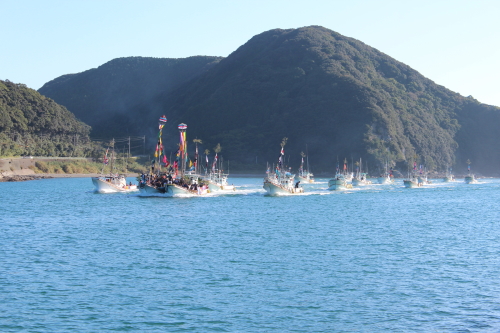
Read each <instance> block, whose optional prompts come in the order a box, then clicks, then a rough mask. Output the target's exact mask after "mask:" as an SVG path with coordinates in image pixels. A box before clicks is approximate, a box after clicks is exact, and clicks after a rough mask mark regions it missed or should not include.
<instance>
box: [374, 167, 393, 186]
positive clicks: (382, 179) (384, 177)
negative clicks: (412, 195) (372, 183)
mask: <svg viewBox="0 0 500 333" xmlns="http://www.w3.org/2000/svg"><path fill="white" fill-rule="evenodd" d="M387 167H388V165H387V163H385V169H384V172H383V173H382V174H381V175H380V176H379V177H377V183H378V184H392V183H393V182H394V176H393V174H392V167H391V169H390V171H388V170H387Z"/></svg>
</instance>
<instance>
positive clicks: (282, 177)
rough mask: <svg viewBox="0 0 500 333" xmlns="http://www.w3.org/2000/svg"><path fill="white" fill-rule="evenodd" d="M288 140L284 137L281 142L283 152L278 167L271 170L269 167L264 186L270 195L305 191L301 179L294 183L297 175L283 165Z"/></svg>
mask: <svg viewBox="0 0 500 333" xmlns="http://www.w3.org/2000/svg"><path fill="white" fill-rule="evenodd" d="M287 140H288V139H287V138H284V139H283V141H282V142H281V153H280V155H279V158H278V164H277V165H276V168H274V171H271V170H270V169H269V167H268V169H267V172H266V174H267V175H266V177H265V178H264V185H263V187H264V189H265V190H266V192H267V194H269V195H280V194H299V193H304V188H302V187H301V186H300V180H299V181H298V182H297V183H295V184H294V181H295V175H293V174H292V173H291V172H290V171H287V170H286V168H284V167H283V156H284V155H285V150H284V147H285V145H286V141H287Z"/></svg>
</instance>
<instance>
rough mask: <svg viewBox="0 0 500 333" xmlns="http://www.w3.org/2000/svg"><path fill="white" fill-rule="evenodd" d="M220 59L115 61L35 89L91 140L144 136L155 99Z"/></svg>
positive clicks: (156, 108)
mask: <svg viewBox="0 0 500 333" xmlns="http://www.w3.org/2000/svg"><path fill="white" fill-rule="evenodd" d="M220 59H221V58H219V57H205V56H196V57H189V58H184V59H164V58H145V57H128V58H118V59H114V60H111V61H109V62H107V63H105V64H104V65H102V66H99V67H98V68H93V69H90V70H87V71H84V72H82V73H78V74H68V75H63V76H61V77H58V78H56V79H54V80H52V81H50V82H47V83H46V84H44V85H43V87H42V88H40V89H39V90H38V91H39V92H40V93H41V94H43V95H45V96H48V97H50V98H52V99H54V100H55V101H57V103H59V104H61V105H64V106H65V107H66V108H68V110H70V111H71V112H73V113H74V114H75V116H76V117H77V118H78V119H81V120H82V121H84V122H85V123H87V124H89V125H90V126H92V133H91V135H92V137H100V138H111V137H113V136H114V137H117V136H126V135H144V134H146V133H148V131H147V128H146V127H145V126H147V124H148V123H151V119H149V121H148V118H147V115H149V114H151V115H153V114H154V117H152V119H156V118H157V115H158V114H161V113H162V112H163V110H161V108H159V106H158V105H157V104H156V103H155V98H157V97H159V96H161V94H163V93H166V92H169V91H171V90H173V89H175V87H176V86H178V85H179V84H182V83H184V82H186V81H188V80H190V79H192V78H193V77H196V76H198V75H200V73H202V72H204V71H206V70H207V69H209V68H210V67H212V66H213V65H214V64H215V63H217V62H218V61H220ZM144 110H145V111H144ZM145 116H146V118H145Z"/></svg>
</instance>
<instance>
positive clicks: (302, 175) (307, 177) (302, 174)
mask: <svg viewBox="0 0 500 333" xmlns="http://www.w3.org/2000/svg"><path fill="white" fill-rule="evenodd" d="M306 152H307V150H306ZM301 156H302V162H301V163H300V168H299V173H298V175H297V177H298V179H299V180H300V181H301V182H304V183H310V184H312V183H314V175H313V174H312V173H311V172H310V171H309V156H308V155H307V154H304V153H301ZM304 156H305V157H306V167H307V168H306V169H305V170H304Z"/></svg>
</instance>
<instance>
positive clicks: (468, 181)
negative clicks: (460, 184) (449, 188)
mask: <svg viewBox="0 0 500 333" xmlns="http://www.w3.org/2000/svg"><path fill="white" fill-rule="evenodd" d="M467 164H468V166H467V172H468V173H467V176H465V179H464V181H465V183H466V184H477V183H478V181H477V179H476V176H475V175H474V174H473V173H471V172H470V160H467Z"/></svg>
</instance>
